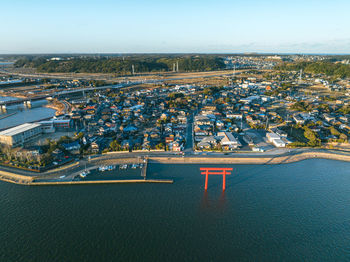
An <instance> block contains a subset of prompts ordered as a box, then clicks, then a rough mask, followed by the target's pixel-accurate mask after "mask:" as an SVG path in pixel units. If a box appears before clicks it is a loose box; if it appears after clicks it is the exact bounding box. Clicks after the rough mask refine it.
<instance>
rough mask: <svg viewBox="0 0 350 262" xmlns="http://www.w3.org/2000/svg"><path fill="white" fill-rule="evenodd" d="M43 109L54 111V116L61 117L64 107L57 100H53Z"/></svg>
mask: <svg viewBox="0 0 350 262" xmlns="http://www.w3.org/2000/svg"><path fill="white" fill-rule="evenodd" d="M44 107H46V108H51V109H54V110H56V113H55V114H56V115H61V114H63V113H64V112H65V105H64V104H63V103H62V102H60V101H58V100H55V101H53V102H52V103H49V104H47V105H45V106H44Z"/></svg>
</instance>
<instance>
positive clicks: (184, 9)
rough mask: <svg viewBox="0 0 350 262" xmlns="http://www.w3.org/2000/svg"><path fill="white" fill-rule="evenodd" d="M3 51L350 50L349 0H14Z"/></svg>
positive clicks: (6, 6) (7, 11)
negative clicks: (166, 0)
mask: <svg viewBox="0 0 350 262" xmlns="http://www.w3.org/2000/svg"><path fill="white" fill-rule="evenodd" d="M0 9H1V11H2V12H1V16H2V22H3V25H5V24H6V26H2V27H1V28H0V34H1V35H2V41H1V42H0V54H73V53H74V54H123V53H124V54H125V53H128V54H130V53H137V54H140V53H157V54H160V53H210V54H220V53H225V54H241V53H259V54H261V53H267V54H276V53H278V54H349V53H350V37H349V36H347V33H348V28H349V26H350V21H349V19H348V18H347V15H348V14H347V13H348V10H349V9H350V2H348V1H345V0H335V1H333V2H329V1H323V0H320V1H315V0H310V1H307V2H305V1H301V0H296V1H293V2H287V3H286V2H282V3H281V1H277V0H270V1H258V0H246V1H242V0H236V1H228V0H218V1H215V2H213V1H208V0H203V1H197V0H194V1H184V0H180V1H176V2H175V1H174V2H165V1H159V0H150V1H147V2H144V1H141V0H133V1H128V2H125V1H111V0H101V1H91V0H87V1H82V0H77V1H74V2H70V1H68V0H62V1H60V2H47V1H43V0H33V1H24V0H14V1H11V2H7V3H1V4H0Z"/></svg>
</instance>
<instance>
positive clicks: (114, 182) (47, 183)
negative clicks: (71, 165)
mask: <svg viewBox="0 0 350 262" xmlns="http://www.w3.org/2000/svg"><path fill="white" fill-rule="evenodd" d="M131 183H146V184H147V183H163V184H172V183H174V181H173V180H172V179H146V180H144V179H125V180H93V181H52V182H32V183H30V184H28V185H31V186H52V185H88V184H90V185H91V184H131Z"/></svg>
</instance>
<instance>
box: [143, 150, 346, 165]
mask: <svg viewBox="0 0 350 262" xmlns="http://www.w3.org/2000/svg"><path fill="white" fill-rule="evenodd" d="M313 158H320V159H331V160H340V161H348V162H350V155H340V154H333V153H326V152H304V153H298V154H293V155H287V156H271V157H269V156H266V157H238V156H237V157H149V161H150V163H164V164H287V163H293V162H298V161H302V160H306V159H313Z"/></svg>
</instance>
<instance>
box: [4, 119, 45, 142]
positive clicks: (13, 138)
mask: <svg viewBox="0 0 350 262" xmlns="http://www.w3.org/2000/svg"><path fill="white" fill-rule="evenodd" d="M41 133H42V130H41V125H40V124H37V123H34V124H31V123H26V124H23V125H19V126H16V127H13V128H10V129H6V130H4V131H1V132H0V143H1V144H5V145H8V146H11V147H17V146H23V145H24V144H25V143H27V142H29V141H31V140H32V139H34V138H37V137H39V136H40V134H41Z"/></svg>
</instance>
